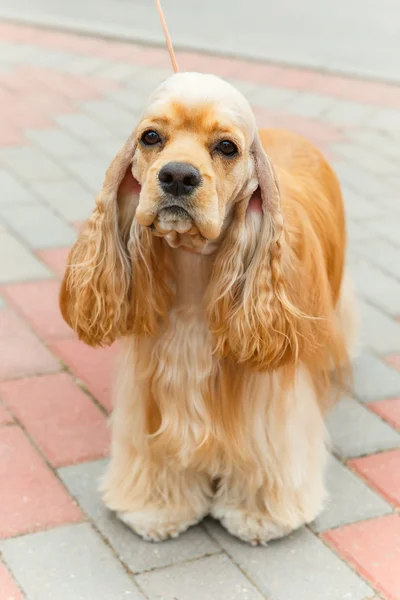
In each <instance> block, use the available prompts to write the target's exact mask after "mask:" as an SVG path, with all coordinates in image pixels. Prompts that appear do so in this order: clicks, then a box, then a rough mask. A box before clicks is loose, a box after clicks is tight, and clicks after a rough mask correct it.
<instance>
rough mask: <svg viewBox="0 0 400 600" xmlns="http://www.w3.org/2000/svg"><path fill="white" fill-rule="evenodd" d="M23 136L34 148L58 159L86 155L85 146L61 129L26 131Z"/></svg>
mask: <svg viewBox="0 0 400 600" xmlns="http://www.w3.org/2000/svg"><path fill="white" fill-rule="evenodd" d="M25 135H26V137H27V138H28V139H30V140H31V141H32V142H34V144H36V146H38V147H39V148H41V149H42V150H44V151H45V152H47V153H48V154H50V155H51V156H54V157H56V158H58V159H62V158H65V157H74V158H75V157H77V156H80V155H82V154H83V155H85V154H87V146H86V145H85V144H84V143H83V142H82V141H81V140H78V139H77V138H76V137H75V136H72V135H71V134H70V133H68V132H67V131H63V130H62V129H61V128H57V129H56V128H54V129H43V130H39V131H37V130H28V131H26V132H25Z"/></svg>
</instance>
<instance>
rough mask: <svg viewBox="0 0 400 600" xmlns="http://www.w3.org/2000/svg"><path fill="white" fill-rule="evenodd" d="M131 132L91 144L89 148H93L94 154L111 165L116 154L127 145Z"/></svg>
mask: <svg viewBox="0 0 400 600" xmlns="http://www.w3.org/2000/svg"><path fill="white" fill-rule="evenodd" d="M128 135H129V132H128V133H126V130H125V133H124V134H123V135H120V136H119V137H115V136H114V137H110V138H108V139H106V138H104V139H102V140H101V141H100V140H98V141H97V143H96V144H90V145H89V147H90V148H93V154H96V155H100V156H104V158H106V159H107V164H110V163H111V161H112V160H113V158H114V157H115V156H116V154H117V153H118V152H119V151H120V150H121V148H122V146H123V145H124V144H125V142H126V140H127V137H128Z"/></svg>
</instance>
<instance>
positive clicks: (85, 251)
mask: <svg viewBox="0 0 400 600" xmlns="http://www.w3.org/2000/svg"><path fill="white" fill-rule="evenodd" d="M134 151H135V137H134V135H132V136H131V137H130V138H129V139H128V141H127V142H126V143H125V145H124V146H123V148H122V149H121V150H120V152H119V153H118V154H117V156H116V157H115V158H114V160H113V161H112V163H111V165H110V167H109V168H108V170H107V173H106V177H105V180H104V185H103V188H102V190H101V192H100V194H99V195H98V197H97V199H96V208H95V209H94V211H93V213H92V215H91V217H90V218H89V221H88V222H87V224H86V226H85V228H84V229H83V231H82V232H81V234H80V235H79V237H78V240H77V242H76V243H75V245H74V246H73V248H72V250H71V252H70V254H69V258H68V266H67V270H66V273H65V275H64V280H63V282H62V286H61V292H60V308H61V312H62V315H63V317H64V319H65V320H66V321H67V323H68V324H69V325H70V326H71V327H72V328H73V329H74V330H75V331H76V332H77V333H78V335H79V338H80V339H82V340H83V341H85V342H86V343H87V344H90V345H92V346H97V345H108V344H111V343H112V342H113V341H114V340H115V338H116V337H119V336H121V335H124V334H125V333H126V331H127V330H128V328H129V327H130V317H131V305H130V288H131V259H130V257H129V253H128V248H127V244H128V239H129V229H130V224H131V223H132V218H133V214H134V211H135V206H136V204H137V202H136V199H135V195H137V194H138V192H139V187H138V184H137V182H136V181H135V180H134V178H133V175H132V172H131V163H132V157H133V154H134Z"/></svg>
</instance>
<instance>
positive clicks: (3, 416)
mask: <svg viewBox="0 0 400 600" xmlns="http://www.w3.org/2000/svg"><path fill="white" fill-rule="evenodd" d="M13 420H14V419H13V417H12V415H11V413H10V412H9V411H8V410H7V408H6V407H5V406H4V404H3V403H2V402H0V425H5V424H6V423H12V422H13Z"/></svg>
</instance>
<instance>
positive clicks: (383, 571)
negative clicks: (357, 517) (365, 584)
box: [324, 515, 400, 600]
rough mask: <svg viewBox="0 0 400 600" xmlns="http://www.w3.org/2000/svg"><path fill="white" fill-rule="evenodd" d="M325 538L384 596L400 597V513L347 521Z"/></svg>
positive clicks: (392, 599)
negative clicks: (344, 525) (347, 523)
mask: <svg viewBox="0 0 400 600" xmlns="http://www.w3.org/2000/svg"><path fill="white" fill-rule="evenodd" d="M324 538H325V539H326V540H327V541H328V542H329V544H331V545H332V546H333V547H334V548H335V549H336V550H337V552H338V553H339V554H340V556H342V557H343V558H344V559H345V560H347V561H349V562H350V564H352V565H353V566H354V567H355V568H356V569H357V570H358V571H359V572H360V573H361V574H362V575H363V577H365V578H366V579H368V580H369V581H370V582H371V584H372V585H373V586H374V587H375V588H376V589H378V590H379V591H380V592H382V593H383V595H384V597H385V598H388V599H390V600H396V599H397V598H400V573H399V568H398V566H399V564H400V515H388V516H386V517H381V518H379V519H372V520H371V521H363V522H361V523H355V524H354V525H347V526H346V527H342V528H340V529H334V530H333V531H328V532H326V533H325V534H324Z"/></svg>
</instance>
